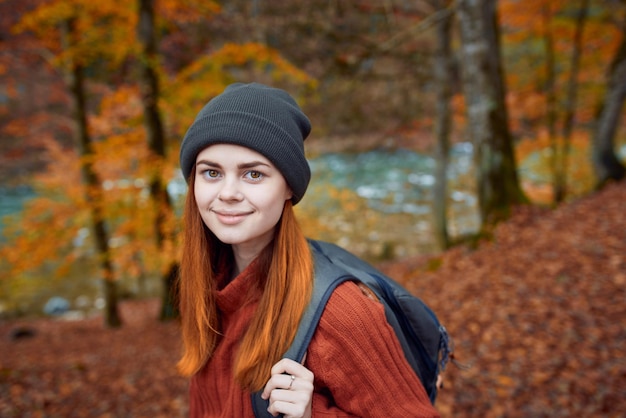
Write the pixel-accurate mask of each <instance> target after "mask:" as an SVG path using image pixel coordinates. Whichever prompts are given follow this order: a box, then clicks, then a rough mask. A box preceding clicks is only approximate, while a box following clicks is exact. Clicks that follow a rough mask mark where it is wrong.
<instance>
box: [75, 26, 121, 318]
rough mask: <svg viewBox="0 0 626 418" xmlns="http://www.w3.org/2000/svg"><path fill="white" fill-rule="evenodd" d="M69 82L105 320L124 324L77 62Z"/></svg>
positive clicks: (80, 71)
mask: <svg viewBox="0 0 626 418" xmlns="http://www.w3.org/2000/svg"><path fill="white" fill-rule="evenodd" d="M73 26H74V23H73V21H72V20H67V21H65V23H64V25H63V38H64V43H65V45H66V47H69V46H70V45H72V39H73V37H74V36H77V35H76V33H75V31H74V28H73ZM65 75H66V83H67V86H68V88H69V90H70V96H71V98H72V101H73V113H74V121H75V123H76V131H75V136H76V145H77V148H78V153H79V155H80V158H81V175H82V181H83V184H84V187H85V200H86V201H87V203H88V205H89V207H90V209H91V222H92V231H93V234H94V241H95V245H96V249H97V253H98V258H99V260H100V268H101V270H102V274H103V276H104V277H103V290H104V296H105V301H106V306H105V315H104V318H105V324H106V325H107V326H109V327H119V326H120V325H121V324H122V321H121V319H120V315H119V309H118V303H117V302H118V295H117V282H116V281H115V273H114V271H113V263H112V262H111V252H110V249H109V237H108V233H107V231H106V226H105V223H104V215H103V213H102V189H101V186H100V183H101V182H100V179H99V178H98V175H97V173H96V172H95V171H94V170H93V163H92V160H93V150H92V146H91V139H90V137H89V130H88V126H87V115H86V105H85V103H86V100H85V90H84V74H83V68H82V66H81V65H80V64H78V63H76V62H69V63H67V68H66V71H65Z"/></svg>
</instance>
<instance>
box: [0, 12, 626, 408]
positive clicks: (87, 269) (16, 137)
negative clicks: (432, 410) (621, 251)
mask: <svg viewBox="0 0 626 418" xmlns="http://www.w3.org/2000/svg"><path fill="white" fill-rule="evenodd" d="M625 31H626V2H625V1H623V0H577V1H565V0H551V1H550V0H524V1H521V0H498V1H496V0H480V1H467V0H457V1H451V0H450V1H449V0H416V1H404V0H347V1H338V0H337V1H333V0H309V1H306V2H301V1H292V0H283V1H280V2H278V1H267V0H246V1H244V0H232V1H221V2H220V1H207V0H135V1H119V0H101V1H98V2H93V1H85V0H63V1H62V0H0V318H1V319H0V320H2V321H5V322H3V324H5V325H6V330H7V332H11V330H13V331H15V328H11V326H10V325H11V324H15V322H9V321H16V320H19V319H23V318H35V317H45V318H64V319H75V320H83V321H85V320H90V319H91V318H94V317H95V318H102V319H101V320H100V319H98V321H100V322H102V324H103V328H102V329H111V328H113V329H114V328H120V327H121V328H124V327H126V328H128V327H129V326H131V325H132V324H133V319H132V318H129V317H128V316H124V315H123V314H122V313H121V312H122V311H123V310H124V309H130V308H124V307H123V306H122V304H123V302H124V301H130V300H135V301H146V300H150V301H153V302H150V303H152V304H151V305H150V308H149V312H150V316H151V320H150V321H147V322H145V323H144V322H141V321H140V324H141V326H139V325H137V324H135V325H136V326H137V327H138V329H143V328H145V327H153V326H161V325H152V322H151V321H152V320H153V321H154V323H156V322H157V319H161V320H163V321H165V320H167V319H172V318H175V317H176V309H175V306H174V304H173V298H172V296H171V295H172V293H171V285H172V283H173V281H174V278H175V277H176V273H177V267H178V264H177V263H178V260H179V258H180V253H179V240H180V234H179V231H180V228H181V219H180V214H181V205H182V202H183V200H184V196H185V193H186V183H185V180H184V179H183V178H182V177H181V174H180V172H179V167H178V151H179V146H180V141H181V139H182V137H183V136H184V134H185V131H186V129H187V127H188V126H189V125H190V124H191V122H192V121H193V118H194V117H195V115H196V114H197V112H198V111H199V110H200V108H201V107H202V106H203V105H204V104H205V103H206V102H207V101H208V100H209V99H211V98H212V97H213V96H215V95H217V94H219V93H220V92H222V91H223V89H224V88H225V87H226V86H227V85H228V84H230V83H232V82H252V81H256V82H261V83H266V84H271V85H274V86H277V87H281V88H284V89H286V90H288V91H289V92H290V93H291V94H292V95H293V96H294V97H296V98H297V100H298V102H299V104H300V105H301V106H302V108H303V109H304V111H305V113H306V114H307V115H309V117H310V119H311V121H312V125H313V131H312V134H311V136H310V137H309V138H308V139H307V140H306V143H305V148H306V152H307V157H308V158H309V161H310V165H311V168H312V172H313V179H312V182H311V184H310V186H309V190H308V191H307V194H306V195H305V198H304V199H303V201H302V202H301V203H300V204H299V205H298V206H297V207H296V209H297V212H298V215H299V217H300V219H301V221H302V224H303V227H304V228H305V231H306V233H307V235H308V236H311V237H313V238H317V239H324V240H328V241H333V242H336V243H338V244H340V245H342V246H344V247H346V248H348V249H350V250H352V251H353V252H355V253H357V254H358V255H360V256H362V257H364V258H366V259H368V260H369V261H371V262H372V263H376V264H380V265H384V264H385V263H392V262H403V261H402V260H409V259H411V260H415V259H421V258H420V257H439V256H440V255H441V254H445V253H446V251H450V249H451V248H453V247H455V246H457V245H459V244H464V245H470V246H471V247H472V248H475V245H476V242H478V241H480V240H481V239H485V238H489V237H490V236H491V233H492V232H493V231H494V228H496V226H497V225H498V224H500V223H501V222H506V221H507V220H508V219H509V218H510V217H511V216H512V214H513V213H514V212H515V208H517V207H519V206H520V205H526V206H528V205H530V207H533V208H540V209H541V210H544V209H545V210H548V211H549V210H552V209H555V208H558V207H559V206H560V205H562V204H568V203H570V202H574V201H577V200H579V199H582V198H585V197H588V196H591V195H593V194H594V193H596V192H598V191H600V190H602V189H603V188H604V187H605V186H606V185H607V184H612V183H614V182H615V181H620V180H622V179H623V178H624V175H625V169H624V161H625V160H626V130H625V128H626V118H625V117H624V114H623V113H624V112H623V102H624V98H625V97H626V46H625V40H624V38H625V36H624V34H625ZM542 213H543V212H542ZM621 237H622V238H623V237H624V235H623V233H622V235H621ZM620 239H621V238H620ZM620 243H621V244H623V242H622V241H620ZM621 244H620V245H621ZM431 259H432V258H431ZM437 260H438V261H437ZM440 262H441V260H440V259H436V261H435V262H431V263H430V264H428V266H429V267H428V269H429V271H434V270H436V269H437V267H438V266H439V264H440ZM615 263H617V264H616V268H617V269H618V270H620V271H622V270H623V269H624V264H623V261H621V259H620V260H618V261H615ZM405 267H406V263H405ZM406 269H407V268H405V270H406ZM403 271H404V270H403ZM435 279H436V278H435ZM424 286H425V287H428V284H424ZM621 288H623V286H620V289H621ZM155 301H156V302H155ZM622 303H623V298H622ZM440 309H443V306H442V307H441V308H440ZM131 311H132V310H131ZM623 321H624V318H622V321H621V324H622V325H623V324H624V322H623ZM135 322H137V321H135ZM7 324H9V325H7ZM129 324H131V325H129ZM167 332H171V333H173V334H172V335H176V331H175V330H172V329H170V328H168V329H167ZM621 338H622V339H623V338H624V334H623V333H622V334H621ZM7 350H8V348H7ZM3 354H4V353H3ZM0 357H2V355H0ZM621 361H622V363H620V364H621V366H620V367H621V368H620V370H621V372H619V373H618V374H619V376H621V377H620V379H621V380H618V381H619V382H621V383H624V376H625V375H626V372H624V370H625V368H624V364H623V360H621ZM1 362H2V360H0V365H1V364H2V363H1ZM80 364H82V363H80ZM4 367H5V368H4V369H3V370H5V372H3V373H4V374H3V376H5V377H6V376H9V377H6V379H9V378H15V373H12V372H11V373H10V372H6V370H14V369H13V368H12V367H13V366H11V367H9V366H6V365H5V366H4ZM76 367H78V368H79V369H80V368H81V367H84V365H83V366H80V365H79V366H76ZM11 376H12V377H11ZM8 381H9V380H7V382H8ZM502 382H504V383H503V385H504V386H506V387H508V386H507V384H508V381H502V380H501V381H500V383H502ZM0 383H2V378H0ZM9 386H10V385H9V384H7V386H5V389H6V391H7V392H6V394H7V396H8V397H10V396H13V393H12V392H11V393H9V392H10V388H9ZM130 386H132V385H130ZM512 386H515V385H512ZM68 390H69V389H68ZM619 390H621V392H617V393H618V394H619V393H621V394H624V391H625V390H626V389H625V388H624V387H622V388H619ZM70 392H72V390H69V392H68V393H70ZM20 393H21V392H20ZM503 393H504V395H506V396H512V395H511V392H508V391H505V392H503ZM499 395H502V394H501V393H499V394H498V396H499ZM504 395H503V396H504ZM53 398H54V396H53ZM7 399H8V398H7ZM176 399H177V401H176V402H178V403H179V404H177V406H176V408H178V409H176V411H180V410H184V402H185V401H184V396H182V395H181V397H179V398H176ZM585 399H586V398H585ZM610 399H613V398H610ZM447 401H448V403H447V404H446V405H448V406H447V407H444V408H443V411H447V412H451V411H453V410H454V411H455V415H457V416H460V415H461V413H460V412H459V408H458V407H457V408H456V409H455V408H454V406H453V405H455V404H454V399H447ZM457 401H458V399H457ZM7 402H8V401H7ZM42 402H43V401H42ZM49 402H52V401H49ZM459 402H460V401H459ZM463 402H469V401H468V400H467V399H464V401H463ZM607 402H608V401H607ZM583 403H584V402H583ZM469 404H471V402H470V403H469ZM42 405H43V406H42V407H41V408H40V410H41V411H45V402H43V403H42ZM181 405H183V406H181ZM457 405H460V403H458V404H457ZM464 405H465V404H464ZM603 405H604V404H603ZM622 406H624V405H623V402H622ZM5 407H6V408H5V409H4V410H3V409H0V414H1V413H2V411H5V413H6V414H7V416H30V415H19V414H20V413H23V412H24V410H23V409H19V408H18V407H14V409H10V408H11V407H10V406H6V405H5ZM446 408H447V409H446ZM598 408H600V409H602V408H601V407H598ZM547 409H548V410H547V411H544V412H545V416H557V415H558V414H557V413H556V412H555V411H556V409H553V410H552V413H551V411H550V407H548V408H547ZM489 410H493V409H492V408H491V407H488V406H484V409H480V408H478V409H475V410H474V413H472V414H469V415H467V416H476V415H475V414H477V415H481V416H489V413H488V412H486V411H489ZM7 411H13V412H11V413H12V414H14V415H8V414H9V412H7ZM19 411H22V412H19ZM107 411H108V410H107V409H106V408H104V409H102V412H101V414H100V413H95V412H94V414H93V416H101V415H102V416H104V415H103V414H106V413H110V414H112V415H109V416H142V415H141V414H133V413H130V412H119V409H118V412H117V414H116V413H114V412H107ZM169 411H170V412H169V413H170V414H171V415H170V416H172V415H176V414H175V413H173V412H171V411H172V410H169ZM498 411H499V412H494V413H493V414H492V415H491V416H514V415H516V414H515V413H514V412H511V411H509V413H507V412H506V411H504V412H502V411H500V410H498ZM566 411H569V412H567V413H564V415H563V416H569V413H571V412H572V410H566ZM594 411H595V412H597V410H594ZM611 411H613V412H611ZM517 413H518V414H521V416H524V415H526V414H525V413H523V412H519V411H518V412H517ZM536 413H537V410H534V412H533V413H532V414H530V413H529V414H528V416H539V415H537V414H536ZM164 414H165V415H164V416H167V414H166V413H164ZM618 415H619V414H618V413H616V412H614V410H613V409H612V407H611V408H609V410H608V412H606V416H618ZM3 416H4V415H3ZM33 416H34V415H33ZM40 416H62V415H54V414H53V413H50V412H49V411H48V415H46V414H45V413H44V415H40ZM65 416H69V415H65ZM152 416H157V415H152Z"/></svg>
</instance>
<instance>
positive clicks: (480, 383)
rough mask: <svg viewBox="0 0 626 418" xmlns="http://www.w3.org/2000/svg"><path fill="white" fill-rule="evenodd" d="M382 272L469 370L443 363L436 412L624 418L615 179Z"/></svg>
mask: <svg viewBox="0 0 626 418" xmlns="http://www.w3.org/2000/svg"><path fill="white" fill-rule="evenodd" d="M432 266H437V267H436V268H432ZM386 270H387V272H388V273H390V274H393V275H395V276H396V277H400V280H401V281H402V280H404V281H405V283H406V285H407V287H408V288H409V289H410V290H411V291H413V292H414V293H416V294H418V295H419V296H420V297H421V298H422V299H424V300H425V301H426V302H427V303H428V304H429V305H430V306H431V307H432V308H433V309H434V310H435V312H436V313H437V315H438V316H439V319H440V320H441V321H442V322H443V323H444V325H446V327H447V329H448V331H449V333H450V334H451V335H452V337H453V339H454V342H455V345H456V356H457V360H458V361H459V362H460V363H461V364H464V365H466V366H469V367H468V368H467V369H466V370H464V369H460V368H456V367H455V366H454V365H450V366H448V368H447V370H446V373H445V377H446V382H445V386H444V390H443V391H441V392H440V395H439V398H438V400H437V403H436V406H437V408H438V409H439V410H440V411H441V413H442V416H445V417H621V416H624V415H623V414H624V411H626V183H624V182H622V183H620V184H614V185H612V186H611V187H608V188H607V189H606V190H604V191H602V192H600V193H596V194H594V195H590V196H587V197H585V198H582V199H580V200H577V201H575V202H572V203H569V204H566V205H563V206H561V207H559V208H557V209H555V210H547V209H538V208H531V207H526V208H521V209H519V210H518V211H517V213H516V214H515V215H514V216H513V217H512V218H511V219H510V220H509V221H508V222H506V223H504V224H501V225H500V226H499V227H498V228H497V229H496V231H495V232H494V234H493V236H492V237H491V239H490V240H488V241H486V242H484V243H481V245H480V247H479V248H478V249H477V250H474V251H472V250H469V249H467V248H462V247H459V248H455V249H452V250H450V251H448V252H446V253H445V254H443V255H442V256H440V257H437V258H436V259H432V258H430V259H427V260H425V259H424V258H421V259H415V260H413V261H405V262H404V263H395V264H391V265H388V266H386ZM409 277H411V278H409Z"/></svg>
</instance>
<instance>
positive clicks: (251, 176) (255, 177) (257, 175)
mask: <svg viewBox="0 0 626 418" xmlns="http://www.w3.org/2000/svg"><path fill="white" fill-rule="evenodd" d="M246 177H248V178H249V179H251V180H261V179H262V178H263V173H260V172H258V171H248V172H247V173H246Z"/></svg>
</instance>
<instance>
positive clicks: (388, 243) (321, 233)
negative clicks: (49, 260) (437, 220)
mask: <svg viewBox="0 0 626 418" xmlns="http://www.w3.org/2000/svg"><path fill="white" fill-rule="evenodd" d="M309 162H310V165H311V171H312V179H311V183H310V185H309V189H308V190H307V193H306V195H305V198H304V199H303V200H302V201H301V202H300V203H299V204H298V205H297V206H296V211H297V212H298V216H299V217H300V220H301V221H302V224H303V228H304V229H305V232H306V233H307V235H308V236H310V237H312V238H316V239H324V240H327V241H332V242H337V243H339V244H340V245H343V246H345V247H346V248H348V249H350V250H351V251H353V252H355V253H357V254H358V255H360V256H363V257H365V258H367V259H369V260H370V261H378V260H381V259H388V258H396V257H406V256H411V255H417V254H422V253H427V252H433V251H437V250H438V249H437V248H436V243H435V240H434V235H433V231H432V219H433V212H432V189H433V185H434V184H435V177H434V170H435V161H434V159H433V158H431V157H429V156H425V155H421V154H418V153H415V152H413V151H409V150H395V151H389V150H374V151H369V152H365V153H360V154H339V153H333V154H324V155H321V156H318V157H316V158H313V159H310V161H309ZM472 170H473V168H472V147H471V145H470V144H463V143H462V144H457V145H455V146H454V148H453V149H452V151H451V159H450V166H449V172H448V187H449V201H448V204H449V213H448V218H449V227H450V232H451V235H453V236H456V235H459V234H465V233H471V232H474V231H476V230H477V228H478V226H479V225H478V218H477V210H476V198H475V197H474V193H473V187H474V184H473V183H474V180H473V177H474V176H473V172H472ZM168 190H169V192H170V194H171V195H172V197H173V198H174V199H175V200H176V201H177V202H178V203H179V204H181V203H182V200H183V197H184V194H185V193H186V184H185V182H184V181H183V180H182V178H177V179H175V180H173V181H171V182H170V184H169V186H168ZM346 193H347V194H346ZM34 196H35V195H34V192H33V191H32V190H31V189H30V188H28V187H26V186H23V187H18V188H6V187H5V188H0V233H1V231H2V228H3V222H6V218H4V216H5V215H10V214H18V213H19V212H20V211H21V210H22V208H23V205H24V203H25V202H27V201H28V199H31V198H33V197H34ZM346 199H347V200H348V201H349V202H348V203H346V202H345V201H344V200H346ZM3 218H4V219H3ZM87 230H88V229H84V230H83V232H84V231H87ZM83 238H84V237H83ZM5 243H6V240H3V238H1V235H0V246H1V245H3V244H5ZM70 280H71V279H70ZM73 280H74V282H73V284H72V283H68V284H67V285H65V284H63V283H52V282H50V281H47V280H44V281H43V283H45V285H44V286H43V287H42V288H40V286H37V289H36V291H37V292H38V294H36V295H32V299H37V300H38V305H39V307H35V306H31V303H29V304H28V305H29V306H25V307H24V308H22V310H27V311H30V310H33V309H35V310H37V309H39V310H41V306H42V304H43V303H44V302H45V301H47V300H49V298H51V297H53V296H62V297H64V298H67V299H68V300H69V301H72V305H74V304H75V303H74V302H73V301H77V300H81V299H82V300H83V301H84V300H87V301H88V302H86V304H87V305H91V306H93V305H97V303H96V302H98V301H100V302H99V303H100V304H101V299H100V296H99V295H95V294H93V293H94V289H96V290H95V292H96V293H99V290H97V289H98V288H99V287H98V285H97V283H98V281H97V279H93V280H89V281H88V282H89V283H85V284H89V286H81V285H79V284H78V283H76V282H75V281H76V278H74V279H73ZM46 286H49V287H47V288H46ZM72 289H74V290H72ZM5 296H6V295H5ZM22 296H24V295H22ZM2 299H3V297H1V295H0V314H1V313H2V312H1V311H2V306H1V305H2Z"/></svg>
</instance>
